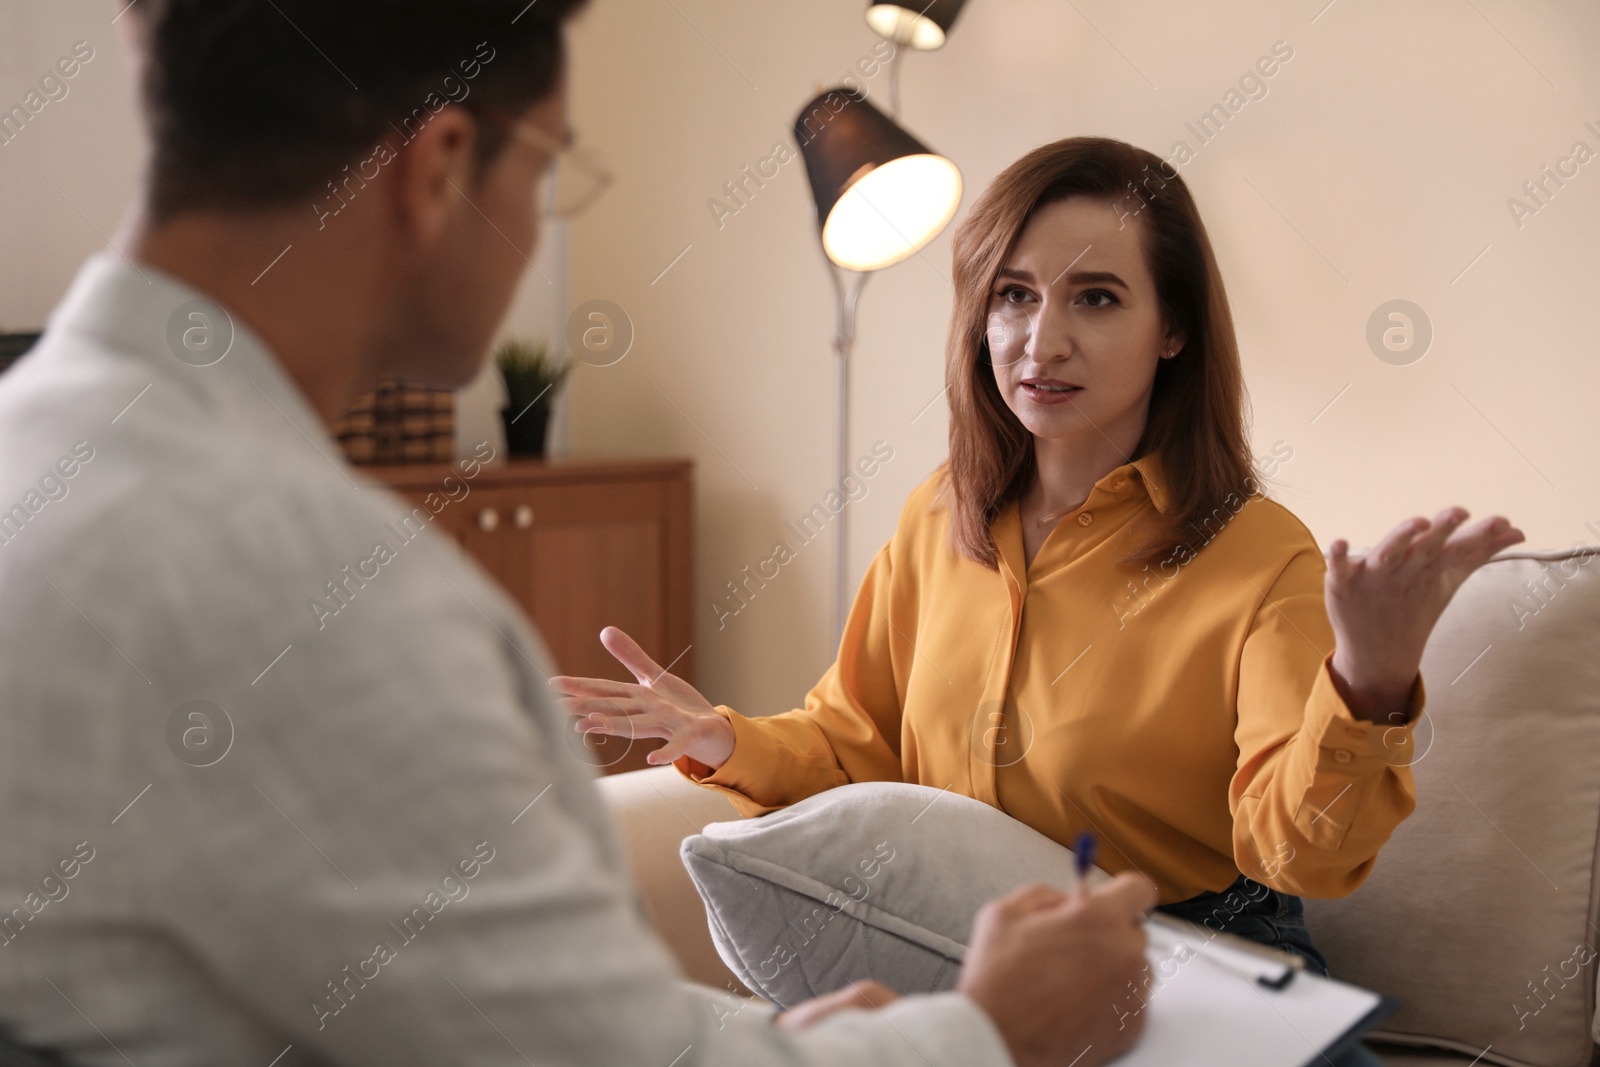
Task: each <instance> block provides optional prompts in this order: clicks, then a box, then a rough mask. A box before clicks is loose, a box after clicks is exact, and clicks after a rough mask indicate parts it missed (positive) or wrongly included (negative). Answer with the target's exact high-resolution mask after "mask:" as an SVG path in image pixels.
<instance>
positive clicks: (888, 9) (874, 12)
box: [867, 0, 966, 51]
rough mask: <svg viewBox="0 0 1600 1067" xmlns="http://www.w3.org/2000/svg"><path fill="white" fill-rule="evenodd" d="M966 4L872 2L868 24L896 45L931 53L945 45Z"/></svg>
mask: <svg viewBox="0 0 1600 1067" xmlns="http://www.w3.org/2000/svg"><path fill="white" fill-rule="evenodd" d="M965 3H966V0H932V2H931V3H924V2H923V0H904V2H903V3H896V2H895V0H872V3H870V4H868V5H867V25H869V26H871V27H872V28H873V30H874V31H876V32H877V34H878V36H880V37H887V38H888V39H889V40H891V41H893V42H894V43H895V44H904V45H910V46H911V47H912V48H915V49H917V50H918V51H928V50H930V49H934V48H940V47H942V46H943V45H944V38H945V34H946V33H948V32H949V31H950V27H951V26H952V25H954V24H955V21H956V16H957V15H959V14H961V7H962V5H963V4H965Z"/></svg>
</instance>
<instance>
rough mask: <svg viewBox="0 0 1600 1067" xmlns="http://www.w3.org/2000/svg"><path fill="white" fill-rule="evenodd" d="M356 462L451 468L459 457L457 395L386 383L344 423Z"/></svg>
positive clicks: (344, 444)
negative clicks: (429, 464)
mask: <svg viewBox="0 0 1600 1067" xmlns="http://www.w3.org/2000/svg"><path fill="white" fill-rule="evenodd" d="M336 436H337V437H338V439H339V447H341V448H342V449H344V454H345V457H346V458H347V459H349V460H350V462H351V463H448V462H450V460H451V459H452V458H454V456H455V439H456V408H455V393H453V392H451V391H450V390H449V389H424V388H422V387H421V386H416V385H408V384H406V383H405V382H402V381H400V380H399V379H398V378H385V379H383V380H382V381H380V382H379V383H378V388H377V391H376V392H373V393H370V394H368V395H367V396H364V397H362V398H361V400H359V401H358V402H357V403H356V406H355V407H353V408H351V409H350V411H349V412H348V413H347V414H346V415H345V417H344V418H343V420H341V421H340V423H339V430H338V433H337V434H336Z"/></svg>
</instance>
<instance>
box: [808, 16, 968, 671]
mask: <svg viewBox="0 0 1600 1067" xmlns="http://www.w3.org/2000/svg"><path fill="white" fill-rule="evenodd" d="M873 6H874V7H876V6H879V5H873ZM955 6H956V7H957V8H959V6H960V5H959V4H956V5H955ZM869 16H870V11H869ZM794 136H795V140H796V141H797V142H798V143H799V146H800V154H801V157H802V159H804V161H805V167H806V175H807V177H808V178H809V179H810V181H811V194H812V197H813V199H814V200H815V202H816V209H817V233H818V235H819V237H820V238H821V242H822V251H823V254H824V255H825V256H826V257H827V260H828V267H829V271H828V272H829V274H830V275H831V276H832V278H833V285H834V295H835V314H834V338H833V347H834V354H835V356H836V359H835V365H836V383H837V397H836V406H837V411H836V417H837V420H838V439H837V443H836V447H837V450H838V454H837V475H838V483H837V484H838V485H839V486H840V490H841V491H842V490H843V484H844V479H845V477H846V476H847V475H849V473H850V454H849V425H850V423H849V416H850V351H851V348H852V347H853V346H854V344H855V331H856V305H857V302H858V301H859V299H860V296H861V289H862V287H863V286H864V285H865V284H866V280H867V278H868V277H869V276H870V274H871V272H873V271H876V270H881V269H883V268H884V267H888V266H892V265H894V264H896V263H899V262H900V261H901V260H904V259H906V258H908V257H910V256H913V255H915V254H916V253H917V252H919V251H921V250H922V248H923V247H924V246H926V245H927V244H928V242H930V241H932V240H933V239H934V238H935V237H937V236H938V235H939V233H940V231H942V230H943V229H944V228H945V226H946V225H947V224H948V223H949V222H950V220H951V218H953V217H954V216H955V213H956V208H957V207H958V206H959V205H960V203H961V172H960V170H958V169H957V168H956V165H955V164H954V163H952V162H950V161H949V160H948V159H946V158H944V157H943V156H941V155H938V154H936V153H934V152H932V151H930V150H929V149H928V147H927V146H926V145H924V144H923V143H922V142H920V141H918V140H917V139H916V138H915V137H913V136H911V135H910V134H909V133H907V132H906V131H905V130H904V129H902V128H901V127H900V126H899V125H898V124H897V123H896V122H895V121H894V120H893V119H891V118H890V117H889V116H888V115H885V114H884V113H883V112H881V111H879V110H878V109H877V108H875V107H873V106H872V105H871V104H869V103H868V102H867V100H866V97H865V96H864V95H862V94H861V93H860V92H858V91H856V90H853V89H848V88H843V87H840V88H836V89H830V90H828V91H827V92H824V93H821V94H819V95H818V96H817V97H815V98H814V99H812V100H811V101H810V102H808V103H807V104H806V105H805V107H803V108H802V109H801V111H800V114H799V116H798V117H797V118H796V119H795V122H794ZM844 271H854V272H857V273H856V276H855V279H854V281H853V282H851V283H849V284H847V283H846V282H845V280H844V277H843V272H844ZM846 514H847V513H846V511H845V510H844V509H842V508H841V510H840V512H839V514H838V515H837V516H835V517H834V540H835V558H834V593H833V628H834V639H835V640H836V641H837V640H838V639H839V638H840V637H841V636H842V635H843V633H844V622H845V615H846V610H847V605H848V598H847V596H846V593H845V586H846V577H847V576H846V573H845V567H846V555H845V553H846V546H847V544H848V539H847V537H846V529H847V525H846Z"/></svg>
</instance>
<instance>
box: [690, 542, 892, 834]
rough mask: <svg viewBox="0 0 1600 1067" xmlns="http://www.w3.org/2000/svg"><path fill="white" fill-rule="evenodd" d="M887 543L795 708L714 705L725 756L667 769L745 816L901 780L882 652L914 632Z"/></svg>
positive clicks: (888, 669) (887, 659)
mask: <svg viewBox="0 0 1600 1067" xmlns="http://www.w3.org/2000/svg"><path fill="white" fill-rule="evenodd" d="M892 545H893V542H890V543H889V544H886V545H884V546H883V547H882V548H881V549H879V550H878V554H877V555H876V556H874V557H873V560H872V563H871V565H870V566H869V567H868V568H867V573H866V576H865V577H864V578H863V579H862V580H861V585H860V587H859V588H858V589H857V590H856V597H855V602H854V604H853V605H852V606H851V608H850V614H849V617H848V618H847V619H846V621H845V628H844V636H843V637H842V638H841V639H840V642H839V655H838V657H837V658H836V659H835V660H834V662H833V665H832V666H830V667H829V668H828V670H827V673H825V674H824V675H823V676H822V678H821V680H819V681H818V682H817V684H816V685H814V686H812V688H811V691H810V692H809V693H807V694H806V699H805V706H804V707H801V708H796V709H794V710H792V711H786V712H783V713H782V714H778V715H768V716H762V717H750V716H745V715H741V714H740V713H739V712H737V711H735V710H733V709H732V708H730V707H728V706H726V705H718V706H717V711H718V712H719V713H720V714H721V715H723V716H724V717H726V718H727V719H728V721H729V722H730V723H732V724H733V733H734V744H733V755H732V756H730V757H729V758H728V761H727V762H726V763H724V764H723V765H722V766H721V767H719V768H717V769H716V771H715V772H712V770H711V768H710V767H708V766H706V765H705V764H703V763H701V762H699V761H698V760H695V759H692V758H691V757H688V756H683V757H680V758H679V759H678V760H676V761H675V766H676V767H677V768H678V770H679V771H680V772H681V773H682V774H684V775H685V776H686V777H687V778H688V779H689V780H690V781H693V782H696V783H698V784H699V785H703V786H706V787H707V788H710V789H715V790H718V791H719V792H722V793H725V794H727V796H728V798H729V799H730V800H731V801H732V802H733V805H734V807H735V808H736V809H738V811H739V813H740V814H741V815H743V816H745V817H747V818H748V817H751V816H755V815H765V814H766V813H768V812H770V811H775V810H777V809H778V808H781V807H785V806H787V805H789V804H793V803H795V802H796V801H800V800H803V799H805V798H806V797H808V796H812V795H813V794H816V793H820V792H822V791H823V790H826V789H832V788H833V787H835V786H839V785H844V784H846V783H847V782H883V781H892V782H897V781H901V780H903V779H902V770H901V761H900V712H901V696H902V694H901V692H900V687H899V685H898V684H897V682H896V678H895V671H894V666H893V662H892V659H891V654H892V653H894V652H895V651H896V648H895V647H892V646H901V647H903V649H905V650H909V648H910V646H911V644H912V642H913V640H914V638H915V634H913V633H910V632H905V631H907V628H908V627H911V628H914V620H909V621H908V619H907V618H904V617H897V616H900V615H901V613H899V612H896V611H895V605H894V600H895V599H896V595H897V591H896V589H895V587H894V583H895V581H896V575H895V573H894V569H893V566H892V564H891V562H890V560H891V552H890V549H891V546H892ZM901 580H902V581H903V580H904V579H901ZM908 614H909V613H908ZM908 654H909V652H908Z"/></svg>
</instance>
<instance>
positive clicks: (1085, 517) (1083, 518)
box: [1078, 511, 1094, 526]
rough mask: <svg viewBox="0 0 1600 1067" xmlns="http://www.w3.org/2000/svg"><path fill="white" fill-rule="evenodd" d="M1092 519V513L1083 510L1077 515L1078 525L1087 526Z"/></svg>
mask: <svg viewBox="0 0 1600 1067" xmlns="http://www.w3.org/2000/svg"><path fill="white" fill-rule="evenodd" d="M1093 521H1094V515H1093V513H1091V512H1088V511H1085V512H1084V513H1083V514H1082V515H1079V516H1078V525H1079V526H1087V525H1089V524H1090V523H1091V522H1093Z"/></svg>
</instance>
